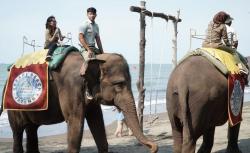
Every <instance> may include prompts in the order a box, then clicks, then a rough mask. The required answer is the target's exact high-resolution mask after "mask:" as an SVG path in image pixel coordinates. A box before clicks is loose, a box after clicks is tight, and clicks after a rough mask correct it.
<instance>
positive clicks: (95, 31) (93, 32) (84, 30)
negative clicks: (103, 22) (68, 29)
mask: <svg viewBox="0 0 250 153" xmlns="http://www.w3.org/2000/svg"><path fill="white" fill-rule="evenodd" d="M87 17H88V20H87V21H86V22H85V23H84V24H83V25H82V26H81V27H80V29H79V41H80V44H81V46H82V49H83V51H84V53H83V54H84V58H85V60H87V58H91V57H93V56H94V55H95V54H102V53H103V48H102V43H101V38H100V35H99V27H98V25H97V24H96V22H95V18H96V9H95V8H93V7H90V8H88V9H87ZM95 42H96V44H97V46H98V48H96V47H95ZM85 56H86V57H85Z"/></svg>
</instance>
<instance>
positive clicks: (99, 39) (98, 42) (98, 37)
mask: <svg viewBox="0 0 250 153" xmlns="http://www.w3.org/2000/svg"><path fill="white" fill-rule="evenodd" d="M95 40H96V44H97V47H98V48H99V50H100V52H101V54H102V53H103V48H102V41H101V38H100V34H99V27H98V25H97V35H96V36H95Z"/></svg>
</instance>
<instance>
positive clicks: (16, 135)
mask: <svg viewBox="0 0 250 153" xmlns="http://www.w3.org/2000/svg"><path fill="white" fill-rule="evenodd" d="M13 139H14V143H13V153H23V144H22V143H23V130H19V131H13Z"/></svg>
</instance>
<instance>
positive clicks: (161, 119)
mask: <svg viewBox="0 0 250 153" xmlns="http://www.w3.org/2000/svg"><path fill="white" fill-rule="evenodd" d="M156 116H157V117H158V119H156V120H155V121H154V122H153V123H152V120H154V118H155V117H156ZM156 116H152V115H151V116H148V115H147V116H145V119H144V133H145V134H146V135H147V136H148V137H149V138H151V139H153V140H154V141H155V142H156V143H157V144H158V145H159V153H166V152H169V153H171V152H172V144H173V140H172V136H171V126H170V123H169V120H168V116H167V113H160V114H156ZM249 125H250V103H245V104H244V108H243V121H242V123H241V130H240V135H239V147H240V149H241V150H242V152H243V153H249V152H250V145H249V144H250V130H249ZM115 128H116V122H112V123H111V124H109V125H107V126H106V133H107V136H108V142H109V151H112V152H115V153H135V152H136V153H145V152H149V151H148V150H147V148H146V147H144V146H142V145H140V144H139V143H138V141H137V140H136V139H135V137H134V136H128V131H126V130H125V133H124V134H125V136H123V137H119V138H117V137H115V136H114V135H113V133H114V131H115ZM201 142H202V138H200V139H199V140H198V142H197V148H198V147H199V146H200V144H201ZM12 143H13V142H12V139H0V152H1V153H11V152H12ZM24 146H25V140H24ZM226 146H227V124H224V125H223V126H220V127H217V128H216V132H215V140H214V147H213V150H212V152H214V153H223V152H225V148H226ZM39 147H40V152H41V153H51V152H52V153H64V152H66V148H67V143H66V134H61V135H55V136H47V137H40V138H39ZM81 153H97V149H96V146H95V143H94V140H93V138H92V135H91V133H90V131H89V130H85V131H84V136H83V141H82V146H81Z"/></svg>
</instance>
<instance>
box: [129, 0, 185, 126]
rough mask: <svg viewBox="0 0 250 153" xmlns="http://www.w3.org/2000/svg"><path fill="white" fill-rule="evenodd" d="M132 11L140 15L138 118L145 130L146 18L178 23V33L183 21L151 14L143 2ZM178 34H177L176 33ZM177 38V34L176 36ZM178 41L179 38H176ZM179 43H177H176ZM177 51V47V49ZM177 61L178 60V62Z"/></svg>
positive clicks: (159, 14)
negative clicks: (179, 24) (179, 23)
mask: <svg viewBox="0 0 250 153" xmlns="http://www.w3.org/2000/svg"><path fill="white" fill-rule="evenodd" d="M130 11H132V12H137V13H140V61H139V64H140V65H139V79H138V81H137V89H138V92H139V101H138V110H137V114H138V118H139V124H140V126H141V130H143V110H144V99H145V90H146V88H145V87H144V71H145V46H146V39H145V29H146V22H145V17H146V16H150V17H159V18H162V19H165V20H166V21H167V22H168V20H172V21H173V23H176V31H177V23H178V22H181V19H179V16H178V18H176V17H174V16H172V15H166V14H164V13H157V12H150V11H148V10H146V2H145V1H141V6H140V7H137V6H131V7H130ZM176 33H177V32H176ZM176 37H177V34H176ZM175 40H177V38H175ZM175 42H177V41H175ZM175 45H176V44H175ZM175 48H176V49H175V50H177V47H175ZM176 61H177V60H176Z"/></svg>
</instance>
